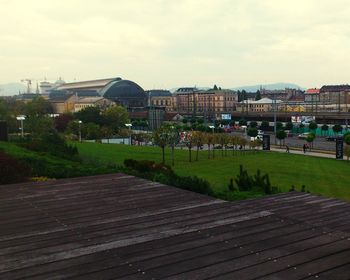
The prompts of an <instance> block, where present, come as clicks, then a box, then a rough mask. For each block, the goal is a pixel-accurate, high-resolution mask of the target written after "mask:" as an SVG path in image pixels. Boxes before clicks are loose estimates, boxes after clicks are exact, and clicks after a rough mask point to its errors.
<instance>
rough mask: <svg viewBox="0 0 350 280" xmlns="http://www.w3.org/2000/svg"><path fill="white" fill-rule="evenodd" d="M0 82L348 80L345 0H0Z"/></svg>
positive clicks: (349, 36)
mask: <svg viewBox="0 0 350 280" xmlns="http://www.w3.org/2000/svg"><path fill="white" fill-rule="evenodd" d="M0 4H1V6H0V10H1V15H0V83H7V82H18V81H19V80H20V79H23V78H33V79H39V80H40V79H42V78H44V77H47V79H48V80H54V79H57V78H58V77H59V76H62V78H63V79H64V80H66V81H68V82H69V81H73V80H74V79H76V80H77V81H79V80H89V79H99V78H110V77H122V78H124V79H130V80H133V81H135V82H137V83H138V84H140V85H141V86H142V87H143V88H144V89H150V88H168V89H170V88H173V87H178V86H194V85H197V86H212V85H213V84H217V85H218V86H221V87H236V86H241V85H250V84H266V83H273V82H292V83H297V84H299V85H300V86H302V87H319V86H321V85H323V84H343V83H350V71H349V66H350V2H349V1H348V0H293V1H290V0H188V1H186V0H176V1H170V0H169V1H168V0H163V1H162V0H128V1H126V0H123V1H122V0H98V1H97V0H59V1H56V0H22V1H20V0H18V1H17V0H0Z"/></svg>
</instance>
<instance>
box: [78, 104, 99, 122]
mask: <svg viewBox="0 0 350 280" xmlns="http://www.w3.org/2000/svg"><path fill="white" fill-rule="evenodd" d="M74 116H75V118H76V119H78V120H81V121H82V122H83V123H85V124H87V123H95V124H99V125H100V124H102V123H103V120H102V115H101V109H100V108H99V107H86V108H84V109H82V110H80V111H79V112H76V113H75V114H74Z"/></svg>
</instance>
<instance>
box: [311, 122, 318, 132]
mask: <svg viewBox="0 0 350 280" xmlns="http://www.w3.org/2000/svg"><path fill="white" fill-rule="evenodd" d="M309 129H310V130H313V131H315V130H316V129H317V123H316V122H310V124H309Z"/></svg>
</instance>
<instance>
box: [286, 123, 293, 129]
mask: <svg viewBox="0 0 350 280" xmlns="http://www.w3.org/2000/svg"><path fill="white" fill-rule="evenodd" d="M286 130H293V123H292V122H287V123H286Z"/></svg>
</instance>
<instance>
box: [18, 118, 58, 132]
mask: <svg viewBox="0 0 350 280" xmlns="http://www.w3.org/2000/svg"><path fill="white" fill-rule="evenodd" d="M23 124H24V125H23V126H24V131H25V132H30V133H31V134H32V135H33V136H39V137H40V136H41V135H43V134H46V133H51V132H53V131H54V125H53V119H52V118H51V117H48V116H40V115H36V116H34V115H31V116H29V117H27V118H26V120H25V121H24V122H23Z"/></svg>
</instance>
